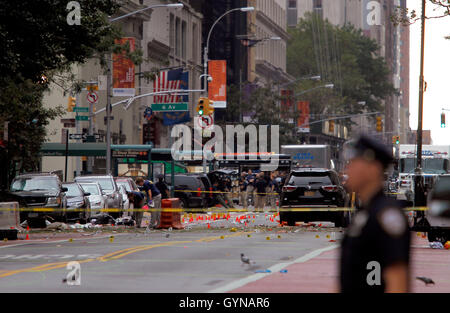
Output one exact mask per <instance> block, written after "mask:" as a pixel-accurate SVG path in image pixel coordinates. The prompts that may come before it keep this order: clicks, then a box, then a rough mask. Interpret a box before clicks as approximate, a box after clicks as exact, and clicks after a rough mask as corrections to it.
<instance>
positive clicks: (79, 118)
mask: <svg viewBox="0 0 450 313" xmlns="http://www.w3.org/2000/svg"><path fill="white" fill-rule="evenodd" d="M75 119H76V120H77V121H89V116H87V115H77V116H75Z"/></svg>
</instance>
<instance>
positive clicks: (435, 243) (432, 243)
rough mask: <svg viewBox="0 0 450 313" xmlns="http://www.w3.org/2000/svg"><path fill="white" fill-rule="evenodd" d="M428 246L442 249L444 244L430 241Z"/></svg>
mask: <svg viewBox="0 0 450 313" xmlns="http://www.w3.org/2000/svg"><path fill="white" fill-rule="evenodd" d="M430 248H432V249H444V245H443V244H442V243H441V242H439V241H434V242H430Z"/></svg>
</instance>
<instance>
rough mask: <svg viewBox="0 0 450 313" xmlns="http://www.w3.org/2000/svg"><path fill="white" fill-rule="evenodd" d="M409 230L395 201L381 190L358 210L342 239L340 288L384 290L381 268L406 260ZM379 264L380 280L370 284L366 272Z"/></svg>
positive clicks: (350, 290) (343, 289) (407, 258)
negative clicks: (372, 263) (374, 263)
mask: <svg viewBox="0 0 450 313" xmlns="http://www.w3.org/2000/svg"><path fill="white" fill-rule="evenodd" d="M409 245H410V233H409V229H408V222H407V219H406V216H405V214H404V212H403V210H402V208H401V207H400V205H399V202H398V201H395V200H392V199H389V198H387V197H386V196H385V195H384V194H383V192H382V191H380V192H379V193H377V194H376V195H375V196H374V197H373V198H372V199H371V201H370V202H369V203H368V204H367V205H366V206H364V207H362V208H361V209H359V210H358V212H357V213H356V214H355V216H354V217H353V220H352V223H351V224H350V226H349V228H348V230H347V232H346V234H345V236H344V239H343V241H342V250H341V264H340V270H341V275H340V282H341V291H342V292H384V291H385V282H384V280H383V274H384V269H385V268H386V267H389V266H390V265H393V264H395V263H400V262H401V263H404V264H406V265H407V264H409V251H410V247H409ZM372 261H376V262H378V264H379V265H380V270H381V273H380V275H379V276H380V282H381V284H379V285H377V284H373V285H370V284H369V283H368V280H367V279H368V275H369V274H370V272H371V271H372V270H373V269H374V267H369V268H368V264H369V263H370V262H372Z"/></svg>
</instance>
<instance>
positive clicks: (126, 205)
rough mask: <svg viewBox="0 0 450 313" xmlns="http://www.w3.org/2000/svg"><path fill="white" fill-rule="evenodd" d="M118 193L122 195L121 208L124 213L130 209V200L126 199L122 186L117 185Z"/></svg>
mask: <svg viewBox="0 0 450 313" xmlns="http://www.w3.org/2000/svg"><path fill="white" fill-rule="evenodd" d="M119 191H120V194H121V195H122V208H123V210H124V211H126V210H128V209H129V208H130V200H129V199H128V194H127V191H126V189H125V186H124V185H119Z"/></svg>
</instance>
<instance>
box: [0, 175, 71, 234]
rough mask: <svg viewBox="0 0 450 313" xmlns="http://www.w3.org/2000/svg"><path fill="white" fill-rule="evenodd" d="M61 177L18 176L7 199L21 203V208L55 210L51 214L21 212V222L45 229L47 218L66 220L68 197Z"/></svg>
mask: <svg viewBox="0 0 450 313" xmlns="http://www.w3.org/2000/svg"><path fill="white" fill-rule="evenodd" d="M66 191H67V188H65V187H63V186H62V184H61V181H60V180H59V177H58V176H57V175H55V174H52V173H29V174H22V175H18V176H16V177H15V178H14V180H13V181H12V183H11V186H10V190H9V192H8V194H7V198H8V200H10V201H16V202H19V206H20V207H29V208H53V209H55V211H51V212H31V211H21V212H20V220H21V222H22V221H25V220H27V221H28V225H30V226H31V227H33V226H37V227H45V220H44V217H45V216H49V217H50V218H53V219H55V220H58V221H62V220H63V218H64V209H65V208H66V207H67V197H66V194H65V192H66Z"/></svg>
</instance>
